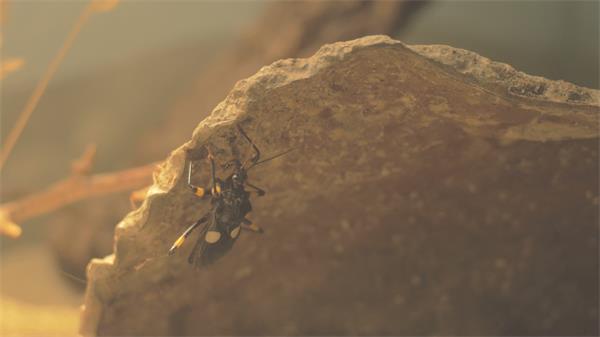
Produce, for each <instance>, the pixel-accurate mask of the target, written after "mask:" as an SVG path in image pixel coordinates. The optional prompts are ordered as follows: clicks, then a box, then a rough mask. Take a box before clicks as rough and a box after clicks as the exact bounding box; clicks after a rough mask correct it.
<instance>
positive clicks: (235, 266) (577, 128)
mask: <svg viewBox="0 0 600 337" xmlns="http://www.w3.org/2000/svg"><path fill="white" fill-rule="evenodd" d="M451 50H452V49H451V48H450V47H445V46H430V47H427V46H418V47H415V46H406V45H404V44H402V43H400V42H399V41H395V40H392V39H390V38H388V37H385V36H370V37H365V38H362V39H358V40H353V41H348V42H340V43H334V44H331V45H326V46H324V47H323V48H321V50H319V52H317V53H316V54H315V55H314V56H312V57H310V58H307V59H287V60H281V61H277V62H275V63H273V64H271V65H269V66H266V67H263V68H262V69H260V70H259V71H258V72H257V73H256V74H255V75H254V76H252V77H250V78H247V79H244V80H241V81H239V82H238V83H237V84H236V85H235V87H234V88H233V89H232V91H231V92H230V93H229V95H228V96H227V97H226V98H225V99H224V100H223V101H222V102H221V103H220V104H219V105H218V106H217V107H216V108H215V109H214V110H213V112H212V114H211V115H210V116H209V117H208V118H206V119H205V120H203V121H202V122H200V124H199V125H198V127H197V128H196V130H195V131H194V133H193V136H192V139H191V140H190V141H189V142H187V143H186V144H184V145H182V146H181V147H180V148H178V149H176V150H174V151H173V152H172V153H171V155H170V156H169V158H168V159H167V160H166V161H165V162H164V164H163V165H162V166H161V168H160V170H159V171H158V172H157V173H156V176H155V185H154V186H153V188H152V189H151V190H150V192H149V193H148V197H147V199H146V201H145V202H144V204H143V205H142V207H141V208H140V209H138V210H136V211H134V212H132V213H130V214H129V215H128V216H127V217H126V218H125V219H123V221H122V222H121V223H120V224H119V225H118V226H117V229H116V235H115V252H114V255H113V256H111V257H109V258H106V259H103V260H93V261H92V262H91V263H90V265H89V267H88V287H87V291H86V298H85V304H84V309H83V313H82V325H81V331H82V333H83V334H86V335H96V334H97V335H186V334H193V335H258V334H261V335H265V334H268V335H315V334H318V335H333V334H335V335H342V334H348V335H359V334H361V335H366V334H369V335H385V334H393V335H401V334H410V335H425V334H460V335H467V334H470V335H471V334H473V335H475V334H476V335H484V334H486V335H487V334H494V335H504V334H549V333H553V334H556V333H561V334H597V332H598V330H597V329H598V328H597V326H598V325H597V315H598V304H597V301H596V299H597V295H598V292H597V284H598V275H597V272H596V271H597V269H595V268H596V267H597V263H598V257H597V248H598V242H597V236H596V234H597V223H598V193H597V188H596V187H597V186H598V176H597V172H598V108H599V106H598V97H599V93H598V91H595V90H591V89H585V88H578V87H576V86H574V85H572V84H565V83H564V82H561V83H556V82H553V81H549V80H545V79H539V80H537V79H536V80H535V81H533V82H531V83H538V84H535V85H534V86H536V85H537V87H535V88H533V89H531V90H529V89H526V90H525V89H524V90H525V91H524V92H522V91H519V90H517V89H511V88H525V87H527V85H525V84H524V83H526V81H528V80H529V79H530V78H529V77H527V76H528V75H524V74H521V73H518V72H516V71H512V70H510V69H512V68H510V67H509V66H506V67H505V66H499V65H498V64H495V63H493V62H491V61H490V62H488V61H489V60H488V61H485V62H483V61H482V60H483V59H482V58H480V57H479V56H476V55H475V54H472V53H469V52H466V51H465V52H461V53H462V56H461V57H458V56H456V59H454V56H452V55H455V54H454V53H452V52H449V51H451ZM436 55H438V56H436ZM439 55H444V56H443V58H442V57H439ZM466 56H468V57H466ZM469 58H470V59H471V60H475V61H466V60H465V59H469ZM500 68H502V69H509V70H506V71H498V69H500ZM515 83H520V84H519V85H517V84H515ZM540 83H541V84H543V87H544V88H545V89H544V90H542V89H539V85H541V84H540ZM521 84H523V85H521ZM532 85H533V84H532ZM542 91H543V92H542ZM529 92H532V93H534V94H535V95H533V94H531V95H530V94H529ZM538 92H539V94H538ZM573 93H576V94H577V95H579V96H578V97H579V98H578V99H576V100H575V99H573ZM565 97H566V98H565ZM569 97H571V99H569ZM236 124H239V125H241V126H242V127H243V128H244V130H246V132H247V133H248V134H249V135H250V136H251V137H252V139H253V140H254V141H255V142H256V144H257V145H258V146H259V147H260V149H261V151H262V152H263V153H264V154H265V155H269V154H276V153H280V152H282V151H285V150H287V149H290V148H293V149H294V151H293V152H291V153H290V154H288V155H286V156H284V157H281V158H278V159H276V160H273V161H271V162H268V163H265V165H261V166H259V167H257V168H256V169H254V170H252V171H251V172H250V177H249V179H250V180H251V182H252V183H253V184H255V185H258V186H261V187H263V188H264V189H266V190H267V195H266V196H264V197H262V198H253V207H254V211H253V213H252V215H251V217H252V219H253V220H255V221H256V222H258V223H259V224H261V225H262V226H263V227H264V228H265V230H266V233H265V234H264V235H253V234H251V233H243V235H242V236H241V237H240V239H239V240H238V242H237V243H236V245H235V247H234V248H233V249H232V251H231V252H230V253H229V254H228V255H227V256H225V257H224V258H223V259H221V260H220V261H219V262H218V263H217V264H215V265H213V266H211V267H210V268H206V269H202V270H195V269H194V268H192V267H191V266H190V265H188V264H187V261H186V258H187V254H188V253H189V249H191V246H192V244H191V243H189V242H188V243H187V244H186V245H185V246H184V247H183V248H182V251H181V252H180V253H178V254H176V255H174V256H167V250H168V248H169V247H170V245H171V244H172V242H173V241H174V240H175V239H176V238H177V236H178V235H179V234H180V233H181V232H182V231H183V230H184V229H185V228H186V227H187V226H188V225H189V224H191V223H193V222H194V221H195V220H196V219H198V218H199V217H200V216H201V215H202V214H203V213H204V212H206V211H207V210H208V209H209V207H210V205H208V203H207V202H203V201H200V200H198V199H197V198H195V196H194V195H193V194H191V193H190V192H189V189H187V186H186V181H185V180H186V172H185V169H186V163H188V162H190V161H192V162H193V163H194V167H196V168H197V169H196V171H195V173H194V176H193V180H194V181H196V182H198V183H199V184H204V183H206V182H207V181H208V175H207V172H208V165H207V164H206V160H205V158H206V155H207V153H206V146H210V147H211V149H212V150H213V152H214V153H215V157H216V159H217V161H218V162H221V163H224V162H226V161H227V160H229V159H231V158H245V157H246V156H248V155H249V149H248V146H247V144H246V143H245V141H244V140H243V139H242V138H241V137H240V136H239V134H238V133H237V132H236V129H235V127H234V125H236ZM218 170H219V174H220V175H221V176H224V175H225V173H226V170H224V169H222V168H219V169H218ZM194 240H195V236H192V237H191V239H190V240H189V241H192V242H193V241H194Z"/></svg>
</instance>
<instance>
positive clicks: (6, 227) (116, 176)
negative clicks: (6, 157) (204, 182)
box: [0, 146, 158, 237]
mask: <svg viewBox="0 0 600 337" xmlns="http://www.w3.org/2000/svg"><path fill="white" fill-rule="evenodd" d="M94 153H95V147H93V146H89V147H88V148H87V149H86V151H85V152H84V154H83V155H82V158H80V159H79V160H77V161H75V162H74V164H73V165H72V174H71V176H70V177H67V178H66V179H64V180H62V181H59V182H57V183H55V184H54V185H52V186H50V187H48V188H46V189H44V190H42V191H39V192H37V193H34V194H33V195H29V196H26V197H24V198H21V199H19V200H16V201H13V202H10V203H6V204H2V205H0V234H2V235H6V236H10V237H18V236H19V235H20V234H21V230H20V228H19V227H18V225H17V224H18V223H21V222H23V221H26V220H29V219H31V218H34V217H36V216H40V215H42V214H47V213H50V212H52V211H55V210H57V209H60V208H62V207H64V206H66V205H69V204H72V203H74V202H77V201H80V200H84V199H87V198H92V197H97V196H101V195H106V194H111V193H117V192H122V191H131V190H135V189H140V188H142V187H145V186H148V185H150V184H152V173H153V171H154V169H155V168H156V166H157V164H158V162H157V163H152V164H148V165H144V166H140V167H135V168H131V169H127V170H123V171H117V172H111V173H104V174H95V175H87V174H86V173H87V172H88V171H89V169H90V167H91V162H92V160H93V156H94Z"/></svg>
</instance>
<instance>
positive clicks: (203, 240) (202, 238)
mask: <svg viewBox="0 0 600 337" xmlns="http://www.w3.org/2000/svg"><path fill="white" fill-rule="evenodd" d="M211 215H212V219H211V220H210V223H209V224H208V225H207V226H204V228H203V229H202V231H201V232H200V235H198V240H196V243H195V244H194V248H192V251H191V252H190V255H189V256H188V263H189V264H194V261H195V260H196V258H199V259H200V260H199V262H200V261H202V260H201V257H202V255H204V251H206V247H207V246H208V243H209V242H208V241H207V237H206V235H207V233H208V232H215V231H216V228H217V225H216V223H217V221H216V214H215V212H214V211H213V212H212V213H211ZM197 264H198V263H197Z"/></svg>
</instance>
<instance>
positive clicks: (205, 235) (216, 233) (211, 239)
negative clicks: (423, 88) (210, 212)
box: [188, 225, 239, 267]
mask: <svg viewBox="0 0 600 337" xmlns="http://www.w3.org/2000/svg"><path fill="white" fill-rule="evenodd" d="M238 228H239V227H238ZM238 235H239V229H238V234H236V235H234V236H232V235H231V233H227V232H226V231H225V230H218V229H217V228H216V227H215V226H212V225H211V226H209V227H208V228H207V230H205V231H203V232H202V233H200V237H198V241H197V242H196V244H195V245H194V248H193V250H192V253H191V254H190V257H189V259H188V262H189V263H190V264H194V265H196V266H197V267H204V266H207V265H210V264H212V263H214V262H215V261H217V260H218V259H219V258H221V257H222V256H223V255H225V254H226V253H227V252H229V251H230V250H231V247H233V244H234V243H235V241H236V240H237V238H238Z"/></svg>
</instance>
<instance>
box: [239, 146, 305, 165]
mask: <svg viewBox="0 0 600 337" xmlns="http://www.w3.org/2000/svg"><path fill="white" fill-rule="evenodd" d="M295 149H296V148H294V147H293V148H291V149H289V150H285V151H283V152H281V153H278V154H276V155H274V156H272V157H269V158H267V159H263V160H261V161H259V162H256V163H254V164H253V165H252V166H250V167H249V168H248V170H249V169H251V168H253V167H254V166H257V165H260V164H263V163H266V162H268V161H271V160H273V159H276V158H279V157H281V156H283V155H286V154H288V153H290V152H292V151H293V150H295Z"/></svg>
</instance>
